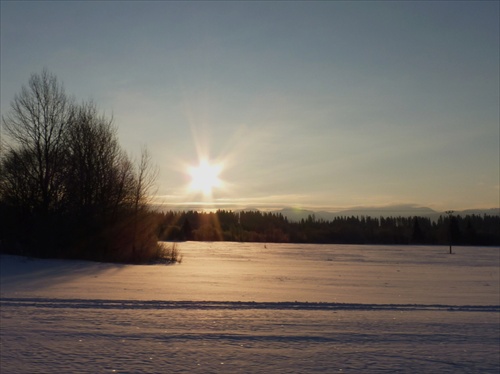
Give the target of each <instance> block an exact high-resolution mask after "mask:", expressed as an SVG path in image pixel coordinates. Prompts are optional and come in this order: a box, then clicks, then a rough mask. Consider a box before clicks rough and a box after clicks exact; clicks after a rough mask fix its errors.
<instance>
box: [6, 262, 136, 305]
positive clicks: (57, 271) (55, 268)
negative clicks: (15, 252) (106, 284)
mask: <svg viewBox="0 0 500 374" xmlns="http://www.w3.org/2000/svg"><path fill="white" fill-rule="evenodd" d="M127 266H129V265H125V264H116V263H101V262H92V261H79V260H78V261H76V260H54V259H38V258H29V257H22V256H11V255H1V256H0V292H1V293H2V295H3V294H4V293H6V292H9V293H12V292H17V291H36V290H40V289H44V288H47V287H50V286H52V285H55V284H60V283H65V282H69V281H72V280H75V279H78V278H84V277H89V276H93V277H96V276H99V275H102V274H103V273H106V274H110V273H112V274H114V273H116V272H119V271H121V270H123V269H124V268H125V267H127Z"/></svg>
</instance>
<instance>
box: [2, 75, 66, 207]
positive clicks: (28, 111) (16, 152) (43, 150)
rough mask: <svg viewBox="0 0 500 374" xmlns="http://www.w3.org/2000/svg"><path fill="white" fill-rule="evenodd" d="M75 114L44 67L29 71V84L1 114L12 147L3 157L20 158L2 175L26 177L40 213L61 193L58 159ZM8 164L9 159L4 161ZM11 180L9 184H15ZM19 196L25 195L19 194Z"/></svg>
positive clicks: (61, 154) (29, 190) (11, 179)
mask: <svg viewBox="0 0 500 374" xmlns="http://www.w3.org/2000/svg"><path fill="white" fill-rule="evenodd" d="M73 118H74V103H73V100H72V99H71V98H69V97H68V96H67V95H66V93H65V91H64V88H63V86H62V84H60V83H59V82H58V80H57V78H56V77H55V76H54V75H52V74H50V73H49V72H48V71H47V70H46V69H44V70H43V71H42V72H41V74H32V75H31V78H30V80H29V83H28V86H27V87H26V86H23V87H22V90H21V93H20V94H19V95H16V96H15V97H14V100H13V101H12V103H11V111H10V113H9V114H8V115H7V116H5V117H3V118H2V121H3V124H4V127H5V130H6V134H7V136H8V137H9V138H10V139H11V140H12V144H13V145H12V147H11V149H10V151H11V152H9V150H8V151H7V152H6V156H5V157H6V158H7V159H10V161H11V162H12V161H13V160H14V159H15V160H16V162H19V163H20V164H19V169H17V170H11V169H10V168H8V167H7V168H4V169H3V170H2V174H3V177H4V178H5V179H8V180H9V181H10V182H9V183H11V184H12V183H13V182H14V180H17V182H16V183H20V182H21V180H20V179H19V178H20V177H22V178H26V183H27V185H28V186H29V188H28V186H24V187H26V191H24V190H25V189H24V188H21V190H19V191H18V192H19V194H20V195H22V194H23V193H24V192H26V193H29V194H30V201H31V202H32V208H33V209H34V210H35V211H38V212H39V213H42V215H45V214H47V213H48V212H49V211H50V210H52V209H55V208H56V207H57V204H58V202H59V201H60V199H61V197H62V191H61V188H62V184H61V173H60V171H61V168H60V162H61V160H62V159H63V158H64V157H63V153H64V135H65V132H66V131H67V130H68V128H69V125H70V124H71V122H72V121H73ZM7 164H8V163H7ZM14 185H16V186H19V185H17V184H12V185H11V186H10V187H14ZM19 198H21V199H25V198H27V196H19Z"/></svg>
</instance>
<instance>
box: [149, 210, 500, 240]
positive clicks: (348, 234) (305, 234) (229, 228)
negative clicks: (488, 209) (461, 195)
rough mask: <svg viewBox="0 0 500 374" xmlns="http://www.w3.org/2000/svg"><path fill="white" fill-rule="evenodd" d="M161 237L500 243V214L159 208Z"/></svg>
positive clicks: (167, 238)
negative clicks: (320, 215)
mask: <svg viewBox="0 0 500 374" xmlns="http://www.w3.org/2000/svg"><path fill="white" fill-rule="evenodd" d="M158 222H159V229H158V230H159V235H158V237H159V239H160V240H165V241H182V240H199V241H241V242H275V243H325V244H326V243H330V244H428V245H448V244H450V240H451V243H453V245H475V246H497V245H500V216H496V215H483V216H480V215H466V216H463V217H462V216H460V215H457V216H448V215H446V216H440V217H439V218H438V219H437V220H435V221H433V220H431V219H429V218H424V217H416V216H415V217H388V218H384V217H380V218H375V217H367V216H351V217H338V218H335V219H333V220H330V221H326V220H323V219H317V218H316V217H315V216H314V215H309V217H308V218H307V219H302V220H300V221H297V222H295V221H289V220H288V219H287V218H286V217H285V216H283V215H282V214H281V213H266V212H260V211H241V212H233V211H226V210H218V211H217V212H211V213H206V212H205V213H200V212H196V211H188V212H173V211H169V212H165V213H158Z"/></svg>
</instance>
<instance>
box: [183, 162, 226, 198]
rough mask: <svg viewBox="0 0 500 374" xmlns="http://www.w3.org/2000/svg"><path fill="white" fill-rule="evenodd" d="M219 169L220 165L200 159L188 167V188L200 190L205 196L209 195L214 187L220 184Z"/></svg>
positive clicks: (220, 169)
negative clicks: (194, 164) (196, 163)
mask: <svg viewBox="0 0 500 374" xmlns="http://www.w3.org/2000/svg"><path fill="white" fill-rule="evenodd" d="M221 171H222V168H221V166H220V165H215V164H210V163H209V162H208V161H207V160H201V161H200V164H199V165H198V166H196V167H190V168H189V175H190V176H191V184H190V186H189V188H190V190H192V191H197V192H202V193H203V195H205V196H211V195H212V191H213V190H214V188H217V187H220V186H221V184H222V181H221V180H220V179H219V174H220V172H221Z"/></svg>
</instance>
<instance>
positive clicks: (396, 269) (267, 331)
mask: <svg viewBox="0 0 500 374" xmlns="http://www.w3.org/2000/svg"><path fill="white" fill-rule="evenodd" d="M179 249H180V251H181V253H182V254H183V256H184V257H183V262H182V264H180V265H170V266H165V265H150V266H131V265H116V264H102V263H92V262H82V261H62V260H38V259H26V258H22V257H16V256H1V269H0V270H1V273H0V275H1V278H0V280H1V309H0V313H1V316H0V317H1V320H0V322H1V325H0V372H1V373H2V374H7V373H191V372H199V373H237V372H241V373H316V372H321V373H335V372H344V373H360V372H409V373H410V372H411V373H414V372H421V373H422V372H433V373H437V372H439V373H446V372H449V373H460V372H463V373H498V371H499V370H500V250H499V249H498V248H473V247H455V248H454V252H455V253H454V254H453V255H449V254H448V253H447V252H448V248H446V247H425V246H348V245H346V246H341V245H296V244H266V245H265V244H261V243H197V242H187V243H181V244H179Z"/></svg>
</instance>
